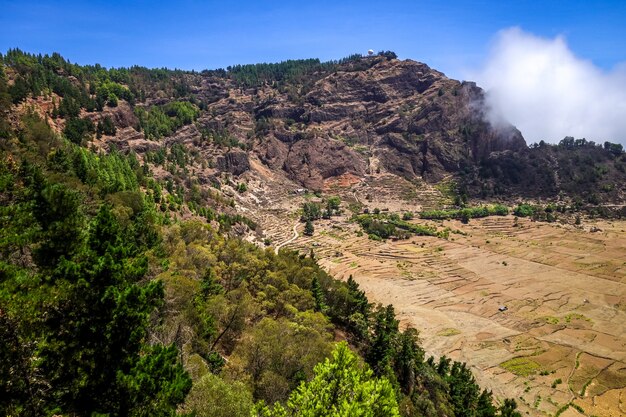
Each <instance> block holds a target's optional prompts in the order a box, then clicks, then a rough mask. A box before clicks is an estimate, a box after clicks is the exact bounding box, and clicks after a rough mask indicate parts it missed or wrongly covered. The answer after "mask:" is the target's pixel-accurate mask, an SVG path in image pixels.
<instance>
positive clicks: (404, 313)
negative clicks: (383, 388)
mask: <svg viewBox="0 0 626 417" xmlns="http://www.w3.org/2000/svg"><path fill="white" fill-rule="evenodd" d="M299 199H301V198H299V197H296V196H291V197H288V198H287V199H285V200H283V202H282V204H283V205H284V207H292V208H295V207H297V206H298V200H299ZM398 205H401V204H400V203H398V202H397V201H396V207H397V206H398ZM289 221H291V222H292V223H291V224H292V225H293V224H294V221H296V219H295V216H291V219H289V218H288V217H285V218H284V219H283V221H282V224H283V225H284V230H283V232H284V233H282V234H281V235H280V236H279V235H276V242H277V243H278V242H280V241H286V240H287V239H288V238H292V237H293V232H292V230H290V229H291V227H288V226H287V225H288V224H289V223H288V222H289ZM416 222H418V223H429V224H431V225H435V226H436V227H438V228H439V229H441V228H444V227H449V228H450V229H451V230H452V231H453V232H452V233H451V234H450V238H449V239H448V240H444V239H440V238H435V237H413V238H411V239H409V240H403V241H386V242H376V241H372V240H369V239H368V238H367V236H358V234H359V233H358V232H359V229H358V226H357V225H355V224H353V223H350V222H349V221H348V219H347V216H343V217H338V218H334V219H332V220H328V221H320V222H316V233H315V235H314V236H313V237H312V238H307V237H304V236H299V237H298V238H297V239H295V240H294V241H292V242H290V243H289V244H288V245H286V246H287V247H290V248H295V249H299V250H302V251H306V252H307V253H308V252H309V251H310V250H311V249H313V250H314V252H315V254H316V256H317V258H318V259H319V261H320V263H321V264H322V265H323V266H324V267H325V268H327V269H328V271H329V272H330V273H331V274H333V275H334V276H336V277H338V278H342V279H346V278H347V277H348V276H349V275H353V276H354V278H355V279H356V280H357V281H358V282H359V284H360V285H361V287H362V288H363V289H364V290H365V291H366V293H367V295H368V296H369V297H370V300H372V301H374V302H378V303H382V304H393V305H394V307H395V309H396V312H397V314H398V315H399V317H400V318H401V321H402V323H403V324H404V325H407V326H413V327H415V328H417V329H419V331H420V334H421V339H422V344H423V346H424V348H425V349H426V351H427V353H428V354H431V355H435V356H437V357H438V356H440V355H447V356H449V357H451V358H453V359H455V360H460V361H464V362H467V363H468V364H469V365H470V366H471V368H472V369H473V370H474V374H475V375H476V378H477V380H478V381H479V383H480V384H481V385H483V386H485V387H488V388H489V389H491V390H493V392H494V395H495V396H496V397H497V398H503V397H513V398H515V399H516V400H517V402H518V403H519V405H520V407H521V409H522V410H523V411H524V412H528V413H529V414H530V415H542V414H554V413H555V412H556V411H557V410H558V409H559V408H561V407H562V406H564V405H566V404H568V403H570V402H572V403H573V404H575V405H577V406H579V407H582V409H583V410H584V415H588V416H590V415H596V416H600V417H604V416H606V417H608V416H618V415H625V414H624V412H625V410H626V407H625V406H624V405H623V400H624V397H625V396H626V257H625V255H624V254H626V232H625V230H626V222H625V221H615V222H608V221H585V222H584V223H583V226H582V227H580V228H577V227H574V226H570V225H559V224H547V223H537V222H532V221H530V220H525V219H519V220H518V221H517V222H516V221H515V220H514V218H513V217H512V216H507V217H490V218H485V219H475V220H472V221H471V222H470V224H468V225H464V224H462V223H460V222H457V221H446V222H438V223H434V222H425V221H416ZM515 224H517V226H515ZM592 227H595V228H598V229H600V231H599V232H595V233H594V232H591V231H590V230H591V228H592ZM277 229H281V228H280V227H277V226H275V227H274V228H273V229H272V228H271V227H270V228H268V233H269V235H270V236H272V232H273V231H275V230H277ZM500 306H506V307H507V310H506V311H504V312H501V311H499V307H500ZM510 360H513V362H507V361H510ZM516 362H517V363H521V365H518V367H515V364H516ZM559 379H560V380H561V382H560V383H557V382H558V380H559ZM566 413H569V414H571V415H576V414H577V413H578V414H579V415H580V413H579V412H578V411H577V410H576V409H575V408H573V407H570V409H568V410H567V411H566ZM569 414H568V415H569ZM563 415H565V414H563Z"/></svg>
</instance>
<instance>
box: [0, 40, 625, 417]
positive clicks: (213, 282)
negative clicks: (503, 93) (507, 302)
mask: <svg viewBox="0 0 626 417" xmlns="http://www.w3.org/2000/svg"><path fill="white" fill-rule="evenodd" d="M0 69H1V71H0V138H1V140H0V203H1V204H0V229H1V230H2V233H1V236H2V238H1V239H0V254H1V255H2V256H1V257H0V334H1V335H2V340H3V345H2V349H1V350H0V355H2V356H0V363H1V364H2V366H1V367H0V410H1V411H5V414H7V415H41V414H46V415H52V414H72V415H95V414H98V415H148V414H150V415H174V414H175V413H176V410H177V409H178V410H183V409H184V410H185V411H189V412H195V413H197V415H208V413H209V411H210V410H213V409H220V410H223V415H249V414H250V410H251V409H252V408H253V407H254V412H255V415H259V416H270V415H297V412H298V410H297V409H298V408H299V407H301V408H302V409H305V408H306V409H308V408H311V409H327V408H328V407H331V406H332V407H340V406H341V407H343V406H345V405H346V404H351V403H352V400H353V399H354V398H351V397H350V396H351V395H352V393H354V392H358V393H361V394H359V395H358V397H359V398H357V400H359V401H360V400H362V399H363V398H371V397H372V396H373V395H375V396H379V397H380V398H381V400H382V401H381V402H380V404H382V405H380V406H377V407H370V406H368V405H367V403H366V402H363V403H361V402H359V401H355V404H356V405H355V406H359V407H360V408H359V410H361V411H362V412H363V414H362V415H371V416H383V415H398V414H401V415H404V416H413V415H427V416H453V415H472V416H479V415H480V416H486V417H495V416H496V415H497V416H519V414H518V413H517V412H515V411H514V410H515V408H516V404H515V401H513V400H509V399H504V398H494V396H493V395H492V394H491V392H489V391H486V390H481V388H480V387H479V386H478V385H477V383H476V380H475V379H474V376H473V374H472V372H471V371H470V370H469V368H468V367H467V366H466V365H465V364H463V363H460V362H456V361H451V360H450V359H449V358H446V357H441V358H439V359H434V358H426V354H425V352H424V350H423V349H422V348H421V346H420V344H419V339H418V337H417V331H416V330H415V329H401V328H400V324H399V322H398V320H397V318H396V315H395V312H394V309H393V306H386V307H385V306H382V305H375V304H374V303H371V302H370V301H369V300H368V299H367V297H366V296H365V293H364V292H363V290H361V289H360V288H359V284H358V283H357V281H356V280H354V279H352V278H350V279H348V280H347V281H345V282H344V281H339V280H335V279H333V277H331V276H330V275H329V274H328V273H327V272H326V271H325V270H324V269H322V267H321V266H320V265H319V264H318V262H317V259H316V255H315V253H314V251H313V250H311V252H310V253H308V254H307V253H298V252H295V251H290V250H280V248H281V246H283V245H285V244H286V243H288V242H289V240H288V239H289V235H290V234H291V232H292V228H293V232H294V233H295V236H296V237H297V222H298V220H297V218H298V217H299V214H300V213H302V219H303V220H305V221H308V223H307V225H308V226H310V227H309V231H310V232H312V229H313V227H314V226H313V223H312V221H313V220H317V219H319V218H320V217H322V216H324V217H328V218H331V217H333V216H336V215H337V214H338V212H342V211H343V210H345V209H346V208H347V209H348V210H350V211H351V212H353V213H354V214H355V223H354V224H356V223H358V224H359V226H361V227H363V229H364V230H365V231H366V232H367V235H369V236H370V237H371V239H372V240H376V239H379V240H380V239H385V238H388V237H393V238H398V239H400V238H407V237H408V236H410V235H411V233H413V234H420V235H427V236H437V237H438V238H441V239H447V238H448V236H449V233H450V230H446V229H443V230H439V229H438V228H437V227H438V226H437V227H431V226H424V227H423V226H419V225H415V224H413V223H409V222H408V220H410V217H411V216H412V214H411V213H408V212H406V213H405V214H406V215H407V217H406V219H405V218H404V216H403V219H402V220H401V219H400V217H399V214H398V213H395V212H394V213H390V214H389V215H386V214H384V213H383V214H380V210H379V209H378V207H377V206H376V205H378V204H380V205H381V206H382V207H383V211H384V210H389V207H392V208H393V203H394V202H397V201H399V200H402V201H403V202H404V203H405V206H407V207H411V209H415V210H421V209H424V208H430V209H440V208H444V209H446V210H447V211H446V210H444V211H437V210H433V211H431V212H430V215H431V217H432V218H438V217H437V216H439V217H441V216H459V218H460V219H464V220H469V218H470V217H472V216H474V215H477V216H478V215H479V216H484V215H490V214H492V213H496V214H497V213H500V214H502V213H504V214H506V213H508V208H507V207H504V206H502V205H499V206H495V207H492V206H489V208H487V207H481V208H478V209H476V208H474V209H471V208H462V207H461V206H463V205H464V204H466V200H467V199H468V198H469V199H470V200H471V199H475V200H476V201H478V200H477V199H480V198H485V199H486V198H490V199H493V198H498V199H501V200H504V201H506V199H522V198H529V197H542V198H546V197H549V198H552V199H555V200H556V199H557V198H558V199H561V200H560V201H559V203H560V204H561V205H560V206H559V209H562V210H563V211H567V210H570V209H572V210H574V209H576V210H578V209H580V208H581V207H582V206H584V205H585V204H590V205H592V206H594V209H598V210H600V209H604V208H605V203H606V202H609V201H612V202H620V199H621V198H622V197H623V194H624V189H623V187H624V184H625V182H624V181H623V179H624V171H625V169H624V167H625V166H626V160H625V157H624V153H623V150H622V149H621V147H619V146H618V145H615V144H611V143H608V142H607V143H605V144H604V145H602V146H598V145H596V144H594V143H590V142H588V141H586V140H575V139H573V138H566V139H564V140H563V141H562V142H561V143H560V144H559V145H554V146H553V145H546V144H538V145H536V146H531V147H528V146H527V145H526V143H525V141H524V139H523V137H522V136H521V134H520V132H519V131H517V130H516V129H515V128H514V127H513V126H511V125H503V126H498V127H494V126H492V125H491V124H489V123H488V122H487V121H485V117H484V108H483V100H484V92H483V91H482V90H481V89H480V88H479V87H478V86H476V85H475V84H473V83H469V82H463V83H461V82H459V81H455V80H451V79H448V78H447V77H445V76H444V75H443V74H442V73H440V72H437V71H435V70H433V69H431V68H429V67H428V66H427V65H425V64H422V63H418V62H415V61H410V60H406V61H400V60H398V59H397V57H396V56H395V54H394V53H393V52H382V53H380V54H378V55H376V56H371V57H361V56H351V57H348V58H345V59H342V60H339V61H332V62H320V61H319V60H316V59H310V60H299V61H286V62H283V63H278V64H255V65H238V66H233V67H229V68H227V69H220V70H211V71H203V72H200V73H198V72H187V71H178V70H166V69H147V68H143V67H132V68H119V69H106V68H102V67H100V66H98V65H94V66H90V65H87V66H80V65H75V64H72V63H70V62H69V61H67V60H65V59H64V58H63V57H61V56H60V55H58V54H53V55H51V56H48V55H45V56H42V55H32V54H26V53H23V52H22V51H20V50H10V51H8V52H7V54H6V55H5V56H3V57H2V66H1V67H0ZM305 189H306V190H305ZM587 190H593V196H595V197H594V198H593V199H592V196H591V195H589V196H587V197H586V198H587V200H588V201H587V200H585V201H576V199H577V198H580V195H581V194H584V193H587ZM308 191H312V192H313V193H309V192H308ZM329 193H333V194H338V195H341V197H342V198H343V199H344V200H343V202H342V201H341V200H340V199H339V198H338V197H335V196H329ZM568 199H569V200H568ZM570 200H571V201H572V202H575V203H576V204H575V205H574V204H573V205H572V206H571V207H570V206H566V205H565V203H563V202H564V201H567V202H569V201H570ZM480 201H482V200H480ZM621 201H623V200H621ZM322 203H324V204H325V207H323V206H322ZM342 204H343V207H342ZM370 205H371V206H372V209H373V212H375V213H376V214H375V215H376V216H379V215H380V216H379V217H375V218H372V217H367V214H368V211H369V208H370ZM452 205H456V206H459V207H456V208H453V209H451V208H450V207H448V206H452ZM403 207H404V206H403ZM621 207H622V206H619V207H618V210H619V209H620V208H621ZM548 208H549V210H548ZM403 209H404V208H403ZM322 210H323V212H322ZM518 210H519V211H520V213H526V212H531V213H533V212H534V213H537V212H538V211H537V210H538V209H536V207H534V206H527V205H523V206H519V207H518ZM541 212H542V213H543V211H541ZM553 212H554V210H553V208H552V206H550V207H546V210H545V213H546V214H543V215H544V216H545V217H546V218H548V217H549V218H550V219H554V214H553ZM422 213H425V212H422ZM359 214H362V215H363V216H365V217H359ZM618 214H619V213H618ZM294 215H295V216H294ZM520 215H526V214H520ZM294 221H295V222H296V224H295V225H294V226H291V224H292V223H293V222H294ZM331 221H332V220H331ZM309 223H310V224H309ZM331 227H332V226H331ZM338 227H339V226H338ZM358 233H360V234H361V235H362V234H363V233H362V232H361V231H357V234H358ZM278 242H281V243H280V244H278V245H276V248H275V250H272V249H271V248H266V247H265V246H270V245H271V244H272V243H278ZM338 341H345V342H347V343H348V344H349V345H350V347H351V348H352V349H353V350H354V351H355V352H357V353H358V355H360V357H361V359H359V360H357V359H356V357H354V356H353V355H352V354H350V353H349V351H348V349H346V348H345V345H343V344H340V345H339V347H337V348H336V349H333V343H334V342H338ZM331 352H334V353H331ZM359 361H362V362H363V363H364V364H366V365H365V366H361V365H360V364H359ZM337 369H340V370H342V372H339V373H337V372H334V371H333V370H337ZM343 371H345V372H343ZM337 375H345V376H346V378H347V379H346V380H337V379H336V378H337ZM326 386H333V387H343V386H348V387H350V390H346V391H341V390H338V391H337V392H335V394H336V395H335V394H333V395H331V396H329V397H328V396H325V395H323V393H322V391H323V390H324V387H326ZM340 391H341V392H340ZM327 397H328V398H330V400H328V398H327ZM332 398H341V401H340V402H338V401H334V402H333V401H332ZM307 399H308V400H307ZM288 400H289V403H288ZM327 400H328V401H330V403H326V402H324V401H327ZM258 401H265V402H266V403H267V404H274V405H273V406H271V407H266V406H265V405H264V404H263V403H258ZM363 401H364V400H363ZM253 403H256V405H253ZM181 404H182V405H181ZM206 404H210V406H211V407H214V408H208V406H207V405H206ZM281 404H287V410H285V409H283V405H281ZM290 404H291V405H290ZM293 404H298V405H297V406H294V405H293ZM181 407H182V408H181ZM307 407H308V408H307ZM207 410H208V411H207ZM468 410H471V411H469V412H468ZM361 411H360V412H361ZM203 413H205V414H203ZM368 413H369V414H368Z"/></svg>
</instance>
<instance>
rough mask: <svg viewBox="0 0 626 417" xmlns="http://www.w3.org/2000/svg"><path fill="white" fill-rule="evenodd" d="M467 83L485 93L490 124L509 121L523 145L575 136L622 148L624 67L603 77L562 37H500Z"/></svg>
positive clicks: (507, 33)
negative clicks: (515, 128)
mask: <svg viewBox="0 0 626 417" xmlns="http://www.w3.org/2000/svg"><path fill="white" fill-rule="evenodd" d="M590 36H593V35H590ZM472 78H473V79H475V80H476V81H477V82H478V85H480V86H482V87H483V88H484V89H485V90H487V101H488V103H489V105H490V109H491V111H490V119H491V121H492V123H498V121H499V120H508V121H509V122H511V123H512V124H514V125H515V126H516V127H517V128H518V129H519V130H520V131H521V132H522V134H523V135H524V138H526V142H527V143H532V142H538V141H540V140H542V139H543V140H545V141H546V142H558V141H559V140H561V139H562V138H563V137H565V136H574V137H576V138H583V137H585V138H587V139H588V140H595V141H596V142H598V143H603V142H604V141H605V140H608V141H612V142H620V143H623V144H626V65H625V64H623V65H620V66H617V67H615V68H614V69H613V70H612V71H610V72H606V71H603V70H601V69H600V68H598V67H596V66H594V65H593V63H591V62H589V61H585V60H583V59H580V58H578V57H576V56H575V55H574V54H573V53H572V51H571V50H570V49H569V48H568V46H567V44H566V42H565V39H564V38H563V37H561V36H559V37H557V38H555V39H546V38H540V37H537V36H534V35H532V34H530V33H527V32H524V31H522V30H521V29H519V28H510V29H507V30H504V31H501V32H500V33H499V34H498V35H497V37H496V40H495V43H494V45H493V48H492V50H491V53H490V55H489V57H488V59H487V61H486V63H485V65H484V66H483V68H482V70H480V71H478V72H476V73H473V74H472Z"/></svg>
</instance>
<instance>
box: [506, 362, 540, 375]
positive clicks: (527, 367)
mask: <svg viewBox="0 0 626 417" xmlns="http://www.w3.org/2000/svg"><path fill="white" fill-rule="evenodd" d="M500 367H502V368H503V369H506V370H507V371H509V372H511V373H513V374H515V375H519V376H529V375H533V374H535V373H537V371H538V370H539V369H540V368H541V365H539V364H538V363H537V362H535V361H534V360H532V359H529V358H513V359H509V360H508V361H506V362H502V363H501V364H500Z"/></svg>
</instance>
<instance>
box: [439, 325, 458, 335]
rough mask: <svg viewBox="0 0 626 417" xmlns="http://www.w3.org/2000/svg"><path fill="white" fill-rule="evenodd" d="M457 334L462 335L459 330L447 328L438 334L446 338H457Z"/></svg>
mask: <svg viewBox="0 0 626 417" xmlns="http://www.w3.org/2000/svg"><path fill="white" fill-rule="evenodd" d="M457 334H461V331H460V330H458V329H454V328H452V327H450V328H447V329H443V330H439V331H438V332H437V336H444V337H448V336H456V335H457Z"/></svg>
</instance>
